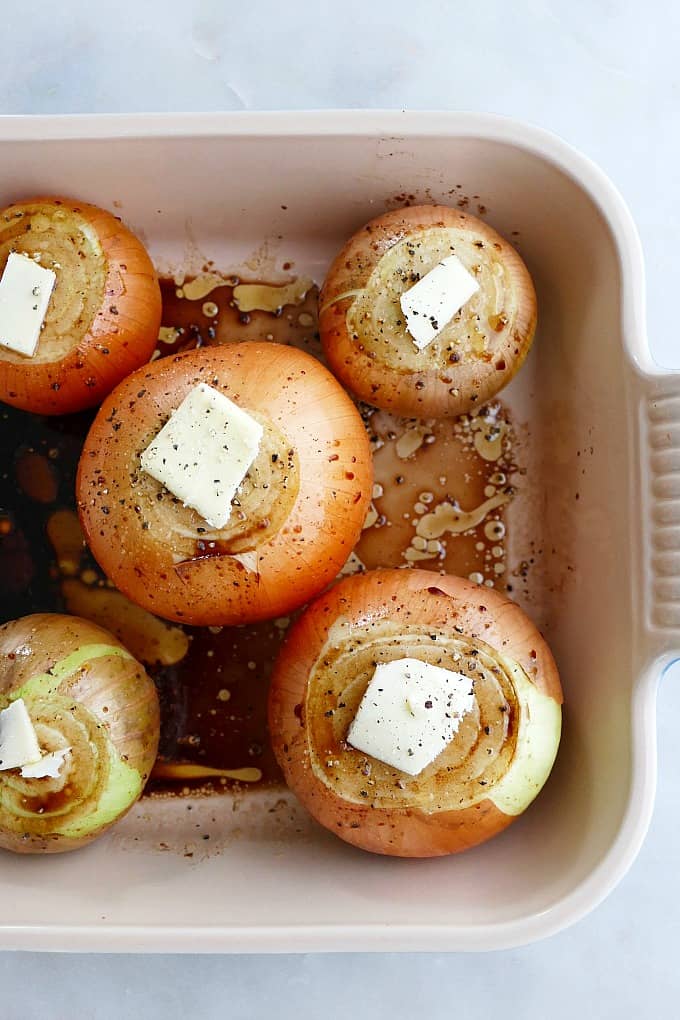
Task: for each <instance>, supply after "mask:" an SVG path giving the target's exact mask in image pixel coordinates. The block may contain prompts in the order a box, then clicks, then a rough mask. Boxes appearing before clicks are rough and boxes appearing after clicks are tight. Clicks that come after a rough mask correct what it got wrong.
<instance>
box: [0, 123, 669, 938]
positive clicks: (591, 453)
mask: <svg viewBox="0 0 680 1020" xmlns="http://www.w3.org/2000/svg"><path fill="white" fill-rule="evenodd" d="M0 150H1V152H0V156H1V159H2V167H3V185H2V190H3V194H2V201H3V204H6V203H7V202H9V201H10V200H12V199H15V198H20V197H23V196H25V195H27V194H30V193H32V192H42V193H50V192H52V193H69V194H73V195H77V196H78V197H82V198H85V199H90V200H92V201H94V202H96V203H98V204H100V205H103V206H106V207H109V208H117V209H119V210H120V213H121V215H122V216H123V217H124V218H125V219H126V220H127V221H128V222H129V223H130V224H131V225H133V226H134V228H136V229H137V230H138V231H140V232H141V234H142V236H143V237H144V239H145V240H146V242H147V244H148V245H149V247H150V249H151V252H152V254H153V255H154V257H155V258H156V260H157V262H158V263H159V264H161V265H164V266H176V265H177V264H179V263H184V264H185V265H186V264H187V261H189V262H191V261H192V260H193V261H194V263H195V264H196V265H195V268H200V263H201V261H202V260H204V259H205V258H206V257H207V258H211V259H214V261H215V263H216V264H217V265H218V266H220V267H223V268H225V269H231V268H232V267H234V266H236V265H238V264H240V263H242V262H243V261H244V260H247V259H248V258H250V257H251V256H252V255H253V253H254V252H256V251H257V252H258V258H259V260H260V265H262V264H265V265H266V264H267V260H270V262H271V265H272V267H274V266H275V265H279V266H280V264H281V260H282V259H283V258H286V259H288V260H291V261H294V263H295V269H296V271H297V272H300V273H303V272H305V273H309V274H310V275H312V276H314V277H315V278H317V279H318V278H320V277H322V275H323V273H324V270H325V267H326V265H327V263H328V260H329V257H330V256H331V254H332V253H333V252H334V251H335V250H336V249H337V247H338V246H339V244H340V243H341V242H342V241H343V239H344V238H345V237H346V236H347V235H349V234H350V233H351V232H352V231H353V230H354V229H355V228H356V227H357V226H359V225H360V224H361V223H363V222H364V221H365V220H367V219H369V218H370V217H371V216H373V215H376V214H377V213H378V212H381V211H382V210H383V209H384V208H385V206H386V203H389V202H390V201H393V202H396V201H399V199H398V196H403V195H404V194H407V195H408V194H410V195H414V196H416V198H417V199H421V200H424V201H444V202H447V201H449V202H451V201H455V200H456V199H457V198H458V196H459V195H460V194H465V195H468V196H470V197H471V196H479V199H474V200H472V198H471V201H473V205H472V208H473V209H474V206H475V205H476V204H477V203H479V204H483V205H484V206H485V207H486V208H487V213H486V216H487V218H488V219H489V220H490V222H491V223H493V225H494V226H495V227H497V228H498V229H499V230H500V231H501V232H502V233H504V234H506V235H508V236H514V237H515V238H516V240H517V242H518V244H519V246H520V249H521V252H522V254H523V256H524V258H525V259H526V261H527V262H528V265H529V267H530V269H531V271H532V273H533V276H534V279H535V281H536V285H537V289H538V294H539V307H540V329H539V337H538V342H537V344H536V345H535V350H534V352H533V354H532V356H531V358H530V360H529V362H528V364H527V366H526V367H525V368H524V369H523V370H522V372H521V373H520V375H519V376H518V378H517V379H516V381H515V382H514V383H513V384H512V386H511V387H510V389H509V390H508V391H506V393H507V398H508V401H509V403H510V406H511V408H512V410H513V412H514V417H515V421H516V422H517V423H519V425H520V428H521V431H522V434H523V435H524V437H525V440H526V449H527V451H528V452H527V458H528V472H527V475H526V485H525V486H524V488H523V490H522V492H521V494H520V496H519V497H518V499H517V500H516V501H515V503H514V504H513V510H512V513H513V515H514V518H513V521H512V527H511V528H510V533H511V535H512V536H514V537H513V538H512V543H513V544H512V548H511V550H510V551H511V555H512V554H514V556H515V559H516V560H517V559H520V558H525V559H526V562H527V563H528V564H529V572H528V578H527V580H528V591H529V594H528V596H527V598H526V600H525V601H526V605H527V608H528V610H529V612H531V613H532V614H533V615H534V616H535V617H536V619H537V620H538V622H539V623H540V624H541V626H542V627H543V628H544V630H545V633H546V636H547V638H548V640H549V641H550V643H551V644H552V647H553V649H554V651H555V654H556V656H557V659H558V662H559V666H560V669H561V672H562V677H563V681H564V687H565V694H566V707H565V728H564V740H563V745H562V749H561V753H560V756H559V759H558V763H557V766H556V768H555V771H554V774H553V776H552V778H551V780H550V782H549V784H548V786H547V788H546V789H545V791H544V793H543V794H542V795H541V796H540V797H539V799H538V800H537V802H536V803H535V805H534V806H533V807H532V808H531V809H530V810H529V811H528V813H527V814H526V816H525V817H524V818H522V819H521V820H520V821H519V822H518V823H517V824H516V825H515V826H513V827H512V828H511V829H510V830H509V831H508V832H507V833H505V834H504V835H503V836H501V837H500V838H498V839H496V840H495V841H492V842H491V843H489V844H488V845H486V846H484V847H483V848H481V849H478V850H475V851H472V852H470V853H468V854H464V855H462V856H460V857H457V858H450V859H440V860H433V861H422V862H421V861H400V860H391V859H381V858H377V857H372V856H369V855H366V854H363V853H361V852H359V851H356V850H353V849H351V848H350V847H348V846H346V845H344V844H342V843H340V842H339V841H336V840H334V839H333V838H332V837H331V836H329V835H328V834H327V833H325V832H323V831H321V830H320V829H319V828H317V827H316V826H315V825H314V824H313V823H312V822H310V821H308V820H307V818H306V817H305V816H304V814H303V812H301V811H300V810H299V809H297V808H296V807H295V805H294V804H293V803H292V802H291V800H290V799H289V798H288V797H287V796H285V795H284V794H283V793H282V792H280V791H277V792H275V793H265V792H262V793H259V794H251V795H250V796H248V797H244V798H242V799H240V800H232V799H231V798H230V797H227V796H225V797H213V798H207V799H198V798H195V799H192V800H170V801H142V803H141V804H140V805H139V806H138V808H137V809H136V810H135V811H134V813H133V814H132V815H131V816H129V818H128V819H127V820H126V821H125V822H124V823H123V824H122V825H121V826H120V827H119V828H118V829H117V830H116V831H115V832H114V833H113V834H111V835H110V836H109V837H105V838H104V839H102V840H101V841H100V842H99V843H97V844H95V845H93V846H92V847H90V848H88V849H85V850H83V851H81V852H79V853H77V854H73V855H70V856H64V857H61V858H54V857H53V858H50V859H45V858H43V859H40V858H29V859H24V858H15V857H11V856H9V855H6V856H3V858H2V868H1V870H0V901H1V902H2V908H1V910H0V925H1V926H0V948H24V949H28V948H31V949H71V950H107V951H108V950H121V951H123V950H125V951H136V950H166V951H190V952H196V951H211V952H214V951H268V950H305V951H314V950H395V949H396V950H405V949H408V950H421V949H422V950H424V949H437V950H445V949H489V948H496V947H502V946H511V945H516V944H518V943H522V942H527V941H530V940H532V939H536V938H539V937H541V936H544V935H547V934H549V933H550V932H554V931H556V930H558V929H559V928H562V927H564V926H565V925H567V924H569V923H571V922H572V921H574V920H576V919H577V918H578V917H580V916H581V915H583V914H584V913H585V912H586V911H588V910H590V909H591V908H592V907H593V906H594V905H595V904H596V903H597V902H598V901H599V900H601V899H602V897H603V896H605V895H606V894H607V893H608V892H609V891H610V890H611V889H612V888H613V887H614V885H615V884H616V883H617V882H618V881H619V879H620V878H621V877H622V875H623V874H624V873H625V871H626V869H627V868H628V867H629V866H630V864H631V862H632V860H633V858H634V856H635V854H636V853H637V850H638V849H639V846H640V843H641V841H642V839H643V836H644V833H645V830H646V828H647V824H648V822H649V817H650V814H651V811H652V804H653V799H654V784H655V768H656V750H655V739H656V738H655V722H654V710H655V690H656V684H657V681H658V678H659V676H660V674H661V673H662V671H663V670H664V668H665V667H666V666H667V665H668V663H669V662H670V661H671V660H672V659H673V657H674V656H675V655H676V654H677V650H678V648H680V377H679V376H677V375H669V374H662V373H661V372H660V371H659V369H657V368H656V367H655V366H654V364H653V363H652V361H651V358H650V354H649V351H648V347H647V342H646V338H645V328H644V275H643V265H642V256H641V252H640V245H639V242H638V238H637V235H636V232H635V228H634V226H633V224H632V222H631V218H630V215H629V213H628V211H627V209H626V207H625V206H624V204H623V202H622V200H621V198H620V197H619V195H618V194H617V192H616V191H615V190H614V188H613V187H612V185H611V184H610V183H609V181H608V180H607V179H606V178H605V177H604V175H603V174H602V173H601V172H600V171H599V170H598V169H597V168H596V167H595V166H593V164H592V163H590V162H589V161H588V160H587V159H585V158H584V157H583V156H581V155H579V154H578V153H576V152H575V151H574V150H573V149H571V148H569V147H568V146H567V145H565V144H563V143H562V142H560V141H559V140H557V139H555V138H554V137H552V136H550V135H548V134H545V133H544V132H542V131H538V130H536V129H534V128H530V127H527V126H526V125H524V124H518V123H514V122H512V121H507V120H503V119H499V118H495V117H489V116H477V115H470V114H460V115H458V114H453V115H452V114H429V113H428V114H424V113H398V112H391V113H378V112H351V113H328V112H323V113H281V114H269V113H261V114H251V113H243V114H225V115H220V114H210V115H205V116H204V115H200V116H191V115H181V116H125V117H96V118H94V117H84V118H79V117H66V118H4V119H0ZM456 185H460V187H459V188H456ZM513 231H517V232H518V234H515V235H513V233H512V232H513ZM263 242H267V245H268V247H267V248H266V249H263V248H262V247H261V246H262V244H263ZM262 260H264V263H263V261H262ZM206 835H207V836H209V837H210V838H209V839H204V838H203V837H204V836H206Z"/></svg>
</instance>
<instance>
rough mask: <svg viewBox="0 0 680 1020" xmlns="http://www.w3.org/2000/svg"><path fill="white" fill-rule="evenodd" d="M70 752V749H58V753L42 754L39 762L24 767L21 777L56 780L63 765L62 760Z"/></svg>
mask: <svg viewBox="0 0 680 1020" xmlns="http://www.w3.org/2000/svg"><path fill="white" fill-rule="evenodd" d="M70 751H71V748H70V747H60V748H59V750H58V751H50V753H49V754H44V755H43V756H42V758H41V759H40V761H36V762H33V764H31V765H24V766H23V768H22V770H21V775H22V777H23V778H24V779H56V778H57V777H58V775H59V773H60V771H61V767H62V765H63V764H64V758H65V757H66V755H67V754H69V753H70Z"/></svg>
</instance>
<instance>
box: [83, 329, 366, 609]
mask: <svg viewBox="0 0 680 1020" xmlns="http://www.w3.org/2000/svg"><path fill="white" fill-rule="evenodd" d="M201 382H205V383H207V384H208V385H210V386H212V387H214V388H216V389H218V390H220V391H221V392H222V393H224V394H226V395H227V396H228V397H229V398H230V399H232V400H233V401H234V402H235V403H237V404H238V405H239V406H240V407H242V408H243V409H244V410H245V411H247V412H248V413H249V414H251V415H253V416H254V417H256V418H257V419H258V421H259V422H260V424H261V425H262V427H263V429H264V437H263V440H262V442H261V444H260V451H259V453H258V455H257V457H256V459H255V461H254V462H253V464H252V466H251V468H250V469H249V471H248V475H247V477H246V479H245V480H244V482H243V484H242V485H241V486H240V488H239V491H238V493H237V497H238V500H237V502H238V505H236V503H234V506H233V508H232V514H231V517H230V518H229V521H228V522H227V524H226V525H225V526H224V527H223V528H221V529H215V528H212V527H211V526H209V525H208V524H207V522H206V521H205V520H204V519H203V518H202V517H201V516H200V514H198V513H197V512H196V511H195V510H192V509H191V508H189V507H185V506H183V505H182V503H181V501H180V500H178V499H176V498H174V497H173V496H172V494H171V493H169V492H168V491H167V490H166V489H164V487H163V486H162V485H161V484H160V483H159V482H157V481H156V480H155V479H154V478H152V477H151V476H150V475H148V474H146V472H144V471H143V470H142V469H141V466H140V455H141V453H142V452H143V450H144V449H145V448H146V447H147V446H148V444H149V443H150V442H151V440H152V439H153V437H154V436H155V435H156V434H157V433H158V432H159V431H160V429H161V428H162V426H163V425H164V424H165V422H166V421H167V420H168V418H169V416H170V414H171V412H172V411H173V410H174V409H175V408H176V407H178V406H179V405H180V404H181V402H182V400H183V399H184V398H185V397H186V395H187V393H188V392H189V391H190V390H191V389H193V387H194V386H196V385H197V384H198V383H201ZM372 481H373V465H372V461H371V455H370V449H369V443H368V438H367V435H366V430H365V428H364V426H363V423H362V420H361V417H360V416H359V413H358V412H357V410H356V408H355V407H354V405H353V403H352V401H351V400H350V399H349V397H348V396H347V394H346V393H345V392H344V390H343V389H342V387H341V386H339V384H338V383H337V382H336V380H335V379H334V378H333V376H332V375H331V374H330V372H328V371H327V370H326V369H325V368H324V367H323V366H322V365H321V364H320V363H319V362H318V361H317V360H316V359H314V358H312V357H310V356H309V355H308V354H305V353H303V352H302V351H299V350H297V349H296V348H293V347H285V346H283V345H279V344H271V343H259V342H255V341H249V342H247V343H241V344H228V345H224V346H219V347H211V348H202V349H201V350H198V351H191V352H188V353H186V354H181V355H178V356H176V357H168V358H161V359H159V360H158V361H155V362H153V363H152V364H150V365H148V366H147V367H146V368H144V369H141V370H139V371H138V372H135V373H134V374H133V375H131V376H130V377H129V378H128V379H126V380H125V382H123V383H122V384H121V385H120V386H119V387H118V388H117V389H116V390H115V391H114V392H113V393H112V394H111V396H110V397H109V398H108V400H106V401H105V403H104V404H103V406H102V408H101V409H100V411H99V413H98V415H97V417H96V419H95V421H94V424H93V425H92V428H91V429H90V432H89V434H88V436H87V439H86V441H85V446H84V448H83V452H82V456H81V459H80V465H79V469H78V478H77V484H76V489H77V498H78V509H79V513H80V517H81V522H82V525H83V530H84V531H85V535H86V537H87V541H88V543H89V545H90V548H91V549H92V552H93V554H94V556H95V557H96V559H97V560H98V562H99V563H100V565H101V566H102V568H103V570H104V571H105V572H106V574H107V576H108V577H110V578H111V579H112V580H113V581H114V583H115V585H116V587H118V588H119V589H120V590H121V591H122V592H124V593H125V594H126V595H127V596H128V598H130V599H132V600H133V601H134V602H137V603H138V604H139V605H141V606H143V607H144V608H145V609H148V610H149V611H150V612H152V613H155V614H157V615H159V616H162V617H164V618H166V619H170V620H176V621H178V622H183V623H193V624H202V625H212V624H215V625H220V624H240V623H247V622H254V621H256V620H263V619H268V618H271V617H275V616H283V615H285V614H287V613H288V612H290V611H291V610H293V609H295V608H297V607H298V606H300V605H302V604H303V603H304V602H306V601H307V600H308V599H309V598H311V597H313V596H314V595H316V594H317V593H318V592H319V591H321V590H322V589H323V588H324V587H325V586H326V585H327V584H328V583H329V582H330V581H331V580H333V578H334V577H335V576H336V575H337V573H338V571H339V570H340V569H341V567H342V566H343V564H344V563H345V562H346V560H347V558H348V556H349V554H350V552H351V550H352V548H353V546H354V545H355V543H356V541H357V539H358V538H359V535H360V534H361V529H362V526H363V523H364V520H365V517H366V511H367V509H368V506H369V503H370V499H371V488H372Z"/></svg>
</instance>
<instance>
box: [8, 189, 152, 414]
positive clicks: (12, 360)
mask: <svg viewBox="0 0 680 1020" xmlns="http://www.w3.org/2000/svg"><path fill="white" fill-rule="evenodd" d="M10 251H16V252H19V253H20V254H24V255H28V256H30V257H31V258H35V259H36V260H37V261H38V262H39V264H40V265H41V266H42V267H43V268H44V269H51V270H53V271H54V273H55V274H56V283H55V287H54V290H53V292H52V297H51V299H50V303H49V306H48V309H47V314H46V316H45V320H44V326H43V330H42V332H41V335H40V339H39V341H38V347H37V350H36V352H35V354H34V355H33V356H32V357H25V356H24V355H21V354H17V353H15V352H14V351H11V350H8V349H7V348H5V347H0V400H3V401H4V402H5V403H7V404H12V405H13V406H14V407H20V408H23V410H25V411H33V412H34V413H36V414H68V413H70V412H72V411H80V410H82V409H83V408H85V407H93V406H95V405H96V404H99V403H100V402H101V400H102V399H103V398H104V397H105V396H106V394H107V393H109V392H110V390H112V389H113V387H114V386H115V385H116V384H117V383H119V382H120V380H121V379H123V378H124V377H125V376H126V375H128V373H129V372H132V371H133V369H135V368H138V367H139V366H140V365H143V364H144V363H145V362H146V361H148V360H149V358H150V357H151V354H152V352H153V349H154V347H155V345H156V340H157V338H158V328H159V326H160V321H161V295H160V288H159V286H158V280H157V278H156V272H155V270H154V267H153V265H152V263H151V260H150V258H149V256H148V254H147V252H146V249H145V248H144V246H143V244H142V243H141V241H139V240H138V238H136V237H135V236H134V234H132V233H131V232H130V231H129V230H128V229H127V227H125V226H123V224H122V223H121V222H120V220H118V219H117V218H116V217H115V216H113V215H111V213H109V212H106V211H105V210H104V209H99V208H97V206H94V205H89V204H88V203H87V202H77V201H74V200H73V199H68V198H34V199H30V200H27V201H24V202H17V203H15V204H14V205H11V206H9V207H8V208H6V209H3V210H2V211H0V271H2V270H3V269H4V266H5V262H6V261H7V257H8V255H9V253H10Z"/></svg>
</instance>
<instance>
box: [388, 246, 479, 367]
mask: <svg viewBox="0 0 680 1020" xmlns="http://www.w3.org/2000/svg"><path fill="white" fill-rule="evenodd" d="M478 290H479V284H478V283H477V281H476V280H475V278H474V276H472V274H471V273H468V271H467V269H466V268H465V266H464V265H463V263H462V262H461V261H460V259H459V258H458V256H457V255H449V256H447V258H445V259H442V261H441V262H439V263H438V264H437V265H436V266H435V267H434V269H431V270H430V272H429V273H426V274H425V276H423V277H422V279H420V280H418V282H417V283H416V284H414V286H413V287H410V288H409V289H408V290H407V291H404V293H403V294H402V295H401V297H400V298H399V303H400V304H401V310H402V312H403V313H404V318H405V319H406V328H407V329H408V331H409V333H410V334H411V336H412V337H413V342H414V344H415V345H416V347H417V348H418V350H420V351H422V350H424V348H425V347H427V345H428V344H429V343H432V341H433V340H434V338H435V337H436V336H439V334H440V333H441V331H442V330H443V329H444V327H445V326H446V325H448V323H449V322H450V321H451V319H452V318H453V317H454V315H455V314H456V312H459V311H460V310H461V308H462V307H463V305H465V304H467V302H468V301H469V300H470V298H471V297H472V295H473V294H476V293H477V291H478Z"/></svg>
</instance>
